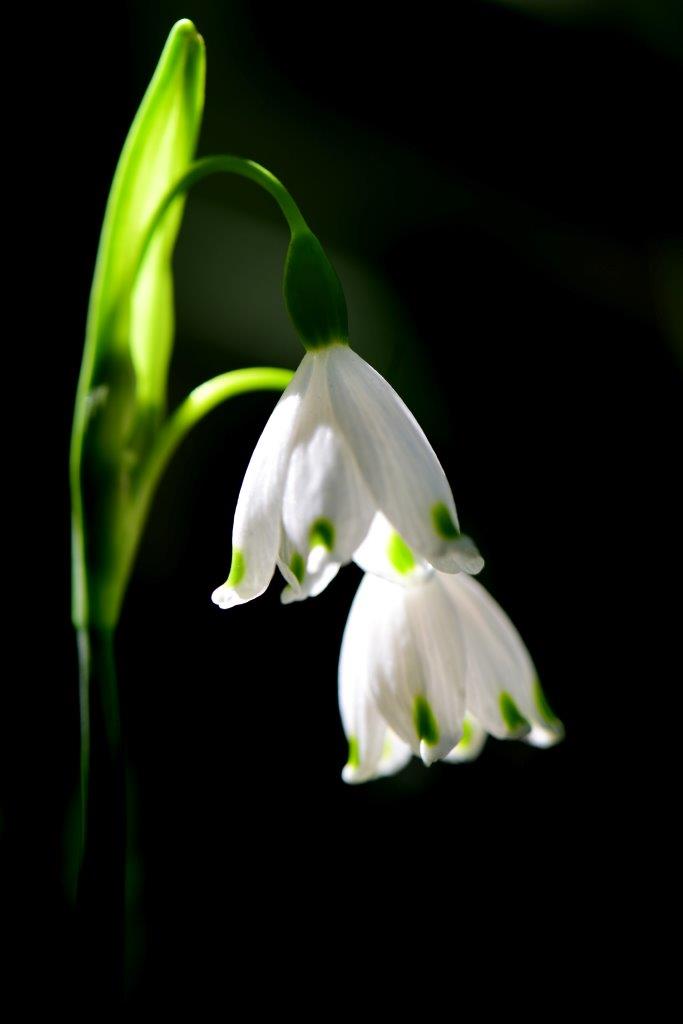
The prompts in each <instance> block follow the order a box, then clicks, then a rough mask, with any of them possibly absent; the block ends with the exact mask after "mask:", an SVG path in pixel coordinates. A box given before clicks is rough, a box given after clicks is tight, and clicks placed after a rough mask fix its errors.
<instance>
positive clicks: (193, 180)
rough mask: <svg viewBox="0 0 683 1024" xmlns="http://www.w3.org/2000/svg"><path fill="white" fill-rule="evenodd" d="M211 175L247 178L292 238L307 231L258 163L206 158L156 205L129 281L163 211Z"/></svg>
mask: <svg viewBox="0 0 683 1024" xmlns="http://www.w3.org/2000/svg"><path fill="white" fill-rule="evenodd" d="M213 174H237V175H239V176H240V177H242V178H248V179H249V180H250V181H253V182H255V183H256V184H257V185H260V186H261V187H262V188H264V189H265V190H266V192H269V193H270V195H271V196H272V197H273V199H274V200H275V201H276V203H277V204H278V206H279V207H280V209H281V210H282V212H283V214H284V216H285V219H286V221H287V224H288V225H289V230H290V231H291V233H292V237H294V235H297V234H299V233H301V232H304V231H308V225H307V224H306V221H305V220H304V217H303V214H302V213H301V210H300V209H299V207H298V206H297V205H296V203H295V202H294V200H293V199H292V197H291V195H290V194H289V192H288V191H287V189H286V188H285V186H284V185H283V184H282V182H281V181H280V180H279V179H278V178H276V177H275V175H274V174H271V172H270V171H269V170H268V169H267V168H266V167H262V166H261V164H257V163H256V162H255V161H254V160H246V159H245V158H244V157H241V156H207V157H204V158H203V159H202V160H196V161H195V162H194V163H193V164H191V165H190V167H189V169H188V170H187V171H186V172H185V174H183V176H182V178H179V179H178V181H176V183H175V185H173V186H172V187H171V189H170V190H169V191H168V192H167V193H166V195H165V196H164V198H163V199H162V200H161V202H160V203H159V205H158V206H157V208H156V211H155V213H154V215H153V216H152V219H151V221H150V223H149V227H148V228H147V231H146V233H145V236H144V240H143V243H142V246H141V248H140V255H139V258H138V264H137V268H136V271H135V273H134V275H133V280H135V277H136V276H137V273H138V271H139V269H140V267H141V266H142V264H143V263H144V260H145V255H146V253H147V249H148V248H149V245H150V243H151V241H152V239H153V238H154V235H155V233H156V230H157V228H158V227H159V224H160V223H161V221H162V220H163V219H164V217H165V215H166V213H167V211H168V210H169V209H170V207H171V206H172V205H173V203H174V201H175V200H176V199H178V198H179V197H180V196H183V195H184V194H185V193H186V192H187V191H189V189H191V188H192V186H193V185H196V184H197V182H199V181H202V179H204V178H208V177H210V176H211V175H213Z"/></svg>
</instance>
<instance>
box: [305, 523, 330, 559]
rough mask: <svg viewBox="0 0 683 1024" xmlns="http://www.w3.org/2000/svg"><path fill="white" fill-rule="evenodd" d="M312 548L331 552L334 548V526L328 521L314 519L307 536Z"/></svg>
mask: <svg viewBox="0 0 683 1024" xmlns="http://www.w3.org/2000/svg"><path fill="white" fill-rule="evenodd" d="M308 539H309V541H310V544H311V547H312V548H317V547H323V548H326V549H327V551H331V550H332V548H333V547H334V525H333V524H332V522H331V521H330V520H329V519H325V518H320V519H316V521H315V522H314V523H313V525H312V526H311V529H310V533H309V534H308Z"/></svg>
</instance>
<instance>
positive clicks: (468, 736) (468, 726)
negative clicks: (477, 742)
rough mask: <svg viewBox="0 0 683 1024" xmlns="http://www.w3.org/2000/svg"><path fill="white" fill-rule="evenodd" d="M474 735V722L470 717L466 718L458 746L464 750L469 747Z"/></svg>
mask: <svg viewBox="0 0 683 1024" xmlns="http://www.w3.org/2000/svg"><path fill="white" fill-rule="evenodd" d="M473 735H474V729H473V728H472V723H471V722H470V720H469V719H468V718H466V719H465V721H464V722H463V723H462V739H461V740H460V742H459V743H458V746H459V747H460V748H461V749H462V750H466V749H467V747H469V745H470V743H471V742H472V737H473Z"/></svg>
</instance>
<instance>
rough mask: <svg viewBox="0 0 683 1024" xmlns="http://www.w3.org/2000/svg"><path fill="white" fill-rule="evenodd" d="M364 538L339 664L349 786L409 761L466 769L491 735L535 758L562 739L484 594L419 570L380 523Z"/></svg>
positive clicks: (514, 640) (505, 624)
mask: <svg viewBox="0 0 683 1024" xmlns="http://www.w3.org/2000/svg"><path fill="white" fill-rule="evenodd" d="M371 537H372V539H373V540H374V545H373V544H370V542H368V543H367V544H366V545H365V548H364V551H363V552H362V553H363V554H364V555H365V558H366V560H367V561H369V562H371V563H372V569H373V572H372V573H366V575H365V576H364V578H363V580H362V582H361V585H360V587H359V588H358V592H357V594H356V596H355V598H354V601H353V604H352V606H351V611H350V613H349V618H348V621H347V624H346V629H345V631H344V638H343V641H342V649H341V656H340V662H339V704H340V711H341V716H342V722H343V725H344V730H345V733H346V736H347V739H348V743H349V759H348V763H347V765H346V767H345V768H344V772H343V778H344V779H345V781H347V782H364V781H366V780H368V779H372V778H375V777H377V776H379V775H386V774H391V773H392V772H395V771H398V770H399V768H401V767H403V765H404V764H405V763H406V762H407V761H408V759H409V757H410V754H411V752H412V753H414V754H417V755H418V756H420V757H422V760H423V761H424V762H425V764H431V763H432V762H433V761H435V760H438V759H445V760H448V761H466V760H471V759H472V758H474V757H476V756H477V755H478V754H479V752H480V751H481V748H482V746H483V744H484V740H485V737H486V734H487V733H490V734H491V735H492V736H495V737H497V738H499V739H516V738H520V739H521V738H523V739H525V740H527V742H529V743H532V744H533V745H535V746H541V747H544V746H550V745H551V744H553V743H556V742H557V741H558V740H560V739H561V738H562V736H563V734H564V732H563V727H562V724H561V722H560V721H559V720H558V719H557V718H556V716H555V715H554V714H553V712H552V711H551V710H550V707H549V706H548V703H547V701H546V699H545V697H544V695H543V691H542V689H541V686H540V683H539V682H538V677H537V674H536V671H535V668H534V665H533V662H532V660H531V657H530V655H529V652H528V651H527V649H526V647H525V645H524V643H523V642H522V640H521V638H520V636H519V634H518V633H517V630H516V629H515V627H514V626H513V624H512V623H511V621H510V619H509V618H508V617H507V615H506V614H505V613H504V612H503V610H502V609H501V608H500V606H499V605H498V604H497V603H496V602H495V601H494V600H493V598H492V597H491V596H490V594H488V593H487V591H486V590H485V589H484V587H482V585H481V584H480V583H478V582H477V580H474V579H472V578H471V577H470V576H468V575H467V574H465V573H459V574H456V575H451V574H446V573H441V572H437V571H434V570H433V569H431V568H430V567H429V566H428V565H425V564H424V563H420V562H419V560H417V559H416V558H415V557H414V556H413V555H412V552H411V551H410V549H409V548H408V547H407V545H406V544H405V542H404V541H402V539H401V538H400V537H398V538H396V536H395V534H393V532H392V531H391V529H390V528H389V526H388V524H386V523H384V522H382V521H381V520H378V521H376V522H375V523H374V524H373V530H372V534H371ZM380 538H383V540H384V543H382V544H381V545H380ZM374 573H381V575H375V574H374ZM383 576H384V577H388V578H382V577H383ZM392 579H393V581H392ZM397 584H398V585H397ZM401 584H403V585H401Z"/></svg>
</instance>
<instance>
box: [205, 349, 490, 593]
mask: <svg viewBox="0 0 683 1024" xmlns="http://www.w3.org/2000/svg"><path fill="white" fill-rule="evenodd" d="M377 513H382V514H383V515H384V517H386V519H387V520H388V521H389V522H390V523H391V524H392V527H393V528H394V529H395V530H397V531H398V532H399V533H400V534H401V536H402V537H404V538H405V540H406V542H407V543H408V544H409V545H410V547H411V548H412V549H413V550H414V551H415V552H416V553H418V554H419V556H421V557H423V558H425V559H427V560H428V561H429V562H430V563H431V565H433V566H435V567H436V568H437V569H439V570H440V571H442V572H445V573H456V572H460V571H464V572H478V571H479V570H480V568H481V566H482V564H483V562H482V559H481V557H480V556H479V554H478V552H477V550H476V548H475V547H474V545H473V543H472V542H471V541H470V540H469V539H468V538H466V537H464V536H462V535H461V534H460V529H459V525H458V517H457V513H456V509H455V502H454V500H453V495H452V493H451V489H450V486H449V484H448V481H447V479H446V475H445V473H444V471H443V469H442V467H441V464H440V463H439V460H438V458H437V457H436V455H435V453H434V450H433V449H432V447H431V445H430V444H429V441H428V440H427V438H426V437H425V435H424V433H423V431H422V430H421V428H420V426H419V425H418V423H417V421H416V420H415V418H414V416H413V415H412V414H411V413H410V411H409V410H408V409H407V407H406V406H405V405H404V403H403V402H402V401H401V399H400V398H399V397H398V395H397V394H396V392H395V391H394V390H393V388H392V387H391V386H390V385H389V384H388V383H387V382H386V380H384V378H383V377H382V376H381V375H380V374H379V373H377V371H376V370H374V369H373V368H372V367H371V366H369V365H368V363H366V362H365V360H364V359H362V358H361V357H360V356H359V355H357V354H356V353H355V352H353V351H352V349H351V348H350V347H349V346H348V345H347V344H346V343H344V342H337V343H333V344H329V345H325V346H323V347H318V348H313V349H311V350H310V351H309V352H307V353H306V355H305V356H304V358H303V360H302V361H301V364H300V365H299V368H298V370H297V371H296V374H295V375H294V377H293V379H292V381H291V383H290V385H289V387H288V388H287V390H286V391H285V393H284V394H283V396H282V398H281V399H280V401H279V402H278V404H277V406H276V408H275V410H274V411H273V413H272V415H271V417H270V419H269V421H268V423H267V424H266V427H265V429H264V431H263V433H262V435H261V438H260V440H259V442H258V444H257V446H256V448H255V450H254V453H253V455H252V458H251V461H250V463H249V466H248V469H247V472H246V475H245V477H244V481H243V484H242V489H241V491H240V495H239V499H238V502H237V509H236V512H235V520H234V527H233V558H232V566H231V570H230V576H229V577H228V580H227V582H226V583H225V584H224V585H223V586H222V587H219V588H218V589H217V590H216V591H215V592H214V594H213V600H214V601H215V603H216V604H218V605H219V606H220V607H222V608H229V607H231V606H233V605H236V604H241V603H243V602H245V601H249V600H251V599H252V598H255V597H258V595H259V594H261V593H263V591H264V590H265V589H266V587H267V586H268V584H269V582H270V580H271V578H272V575H273V572H274V569H275V566H276V565H277V566H279V568H280V571H281V572H282V574H283V576H284V577H285V579H286V581H287V583H288V587H287V588H286V589H285V591H284V592H283V600H284V601H291V600H300V599H302V598H304V597H309V596H313V595H316V594H318V593H320V591H321V590H323V589H324V587H325V586H327V584H328V583H329V581H330V580H331V579H332V578H333V577H334V576H335V574H336V573H337V571H338V569H339V567H340V566H341V565H344V564H345V563H347V562H349V561H351V559H352V558H353V556H354V554H355V552H356V551H357V550H358V549H359V548H360V546H361V545H362V543H363V541H364V540H365V538H366V537H367V535H368V533H369V530H370V527H371V525H372V522H373V519H374V517H375V515H376V514H377Z"/></svg>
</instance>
